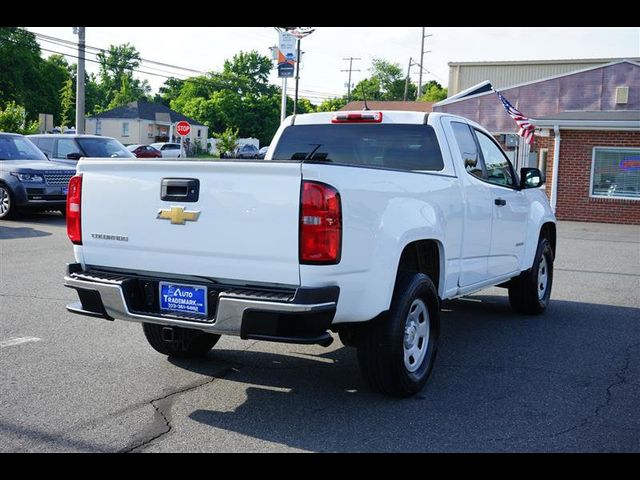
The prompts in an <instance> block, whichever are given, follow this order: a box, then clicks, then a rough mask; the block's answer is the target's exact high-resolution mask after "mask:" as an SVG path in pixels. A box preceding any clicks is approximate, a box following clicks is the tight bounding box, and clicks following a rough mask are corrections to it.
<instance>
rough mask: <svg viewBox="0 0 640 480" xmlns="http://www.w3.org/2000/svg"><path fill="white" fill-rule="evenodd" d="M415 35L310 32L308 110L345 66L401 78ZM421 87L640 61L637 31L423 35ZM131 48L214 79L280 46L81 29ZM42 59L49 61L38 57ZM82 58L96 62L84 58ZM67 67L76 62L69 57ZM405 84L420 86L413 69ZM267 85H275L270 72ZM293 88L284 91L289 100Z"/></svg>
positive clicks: (258, 38)
mask: <svg viewBox="0 0 640 480" xmlns="http://www.w3.org/2000/svg"><path fill="white" fill-rule="evenodd" d="M27 29H28V30H30V31H32V32H34V33H41V34H45V35H49V36H51V37H56V38H59V39H63V40H67V41H77V36H76V35H74V33H73V30H72V27H27ZM421 34H422V28H421V27H316V29H315V31H314V33H312V34H311V35H309V36H308V37H306V38H304V39H303V40H302V42H301V49H302V51H303V52H304V54H303V57H302V63H301V64H300V83H299V90H300V96H303V97H307V98H309V99H310V100H311V101H312V102H313V103H319V102H321V101H322V100H323V99H326V98H331V97H337V96H341V95H343V94H345V93H346V83H347V72H342V71H341V70H345V69H347V68H348V64H349V62H348V61H347V60H343V59H344V58H346V57H359V58H360V59H361V60H357V61H354V62H353V68H354V70H359V71H354V72H353V73H352V83H357V82H358V81H360V80H361V79H363V78H366V77H368V76H369V75H370V71H369V69H370V67H371V60H372V58H376V57H378V58H383V59H385V60H388V61H391V62H394V63H397V64H398V65H399V66H400V67H401V68H402V69H403V71H406V69H407V65H408V63H409V58H410V57H412V58H413V59H414V61H416V60H417V61H419V56H420V40H421ZM426 34H427V35H431V36H429V37H427V38H426V39H425V51H430V53H425V55H424V68H425V69H426V70H427V71H428V72H429V73H426V72H424V73H423V77H422V79H423V83H425V82H427V81H429V80H437V81H438V82H440V84H442V85H443V86H445V87H446V86H447V82H448V78H449V73H448V72H449V68H448V65H447V63H448V62H454V61H458V62H460V61H497V60H553V59H569V58H609V57H612V58H614V57H615V58H617V57H640V28H631V27H566V28H563V27H539V28H538V27H526V28H525V27H436V28H429V27H426ZM125 42H129V43H131V44H133V45H134V46H135V47H136V48H137V49H138V51H139V52H140V56H141V57H142V58H143V59H146V60H153V61H157V62H162V63H166V64H170V65H174V66H178V67H186V68H189V69H193V70H198V71H210V70H215V71H219V70H221V69H222V65H223V63H224V60H225V59H230V58H231V57H233V55H234V54H235V53H238V52H239V51H241V50H244V51H249V50H257V51H258V52H259V53H261V54H263V55H270V50H269V47H271V46H275V45H277V43H278V33H277V32H276V30H275V29H274V28H273V27H162V28H159V27H87V29H86V44H87V45H88V46H92V47H99V48H107V47H108V46H109V45H110V44H121V43H125ZM39 43H40V46H41V48H43V49H47V50H53V51H56V52H60V53H69V54H71V55H77V50H75V49H74V48H73V47H63V46H61V45H59V44H55V43H51V42H48V41H42V40H39ZM42 53H43V55H44V56H49V55H51V54H52V53H51V52H47V51H43V52H42ZM87 58H92V59H95V57H94V56H92V55H88V56H87ZM68 60H69V61H70V62H75V61H76V59H75V58H71V57H69V58H68ZM86 68H87V71H88V72H94V73H97V71H98V65H97V64H96V63H92V62H87V67H86ZM140 70H144V71H147V72H153V73H156V74H157V75H163V76H172V75H173V76H176V77H178V78H186V77H188V76H190V75H194V73H192V72H191V73H190V72H186V71H184V70H176V69H173V68H169V67H164V66H158V65H154V64H149V63H143V64H142V66H141V67H140ZM136 76H138V77H139V78H143V79H147V80H148V81H149V83H150V85H151V87H152V90H153V92H154V93H155V92H156V91H157V90H158V88H159V87H160V86H161V85H162V83H163V82H164V81H165V80H166V78H163V77H161V76H152V75H145V74H141V73H138V74H136ZM411 78H412V80H413V81H414V82H416V83H417V81H418V68H417V67H413V68H412V75H411ZM270 82H271V83H274V84H278V85H280V84H281V80H280V79H278V78H277V73H276V71H275V68H274V71H273V73H272V75H271V78H270ZM293 88H294V81H293V80H292V79H290V80H289V81H288V84H287V93H288V94H289V95H291V96H293V91H294V90H293Z"/></svg>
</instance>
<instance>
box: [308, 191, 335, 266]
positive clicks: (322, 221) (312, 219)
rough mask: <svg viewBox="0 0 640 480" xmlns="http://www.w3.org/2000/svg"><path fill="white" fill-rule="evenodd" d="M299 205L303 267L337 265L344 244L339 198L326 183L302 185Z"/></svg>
mask: <svg viewBox="0 0 640 480" xmlns="http://www.w3.org/2000/svg"><path fill="white" fill-rule="evenodd" d="M300 203H301V205H300V263H308V264H324V265H328V264H333V263H338V262H339V261H340V249H341V243H342V207H341V205H340V194H339V193H338V191H337V190H336V189H335V188H333V187H331V186H329V185H326V184H324V183H319V182H308V181H303V182H302V197H301V199H300Z"/></svg>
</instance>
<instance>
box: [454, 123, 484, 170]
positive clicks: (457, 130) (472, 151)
mask: <svg viewBox="0 0 640 480" xmlns="http://www.w3.org/2000/svg"><path fill="white" fill-rule="evenodd" d="M451 128H452V129H453V134H454V136H455V137H456V142H457V143H458V147H459V148H460V153H461V154H462V161H463V162H464V168H465V170H466V171H467V172H468V173H470V174H471V175H475V176H476V177H478V178H484V172H483V171H482V162H481V161H480V156H479V154H478V145H477V144H476V140H475V138H473V133H471V129H470V128H469V125H467V124H464V123H460V122H451Z"/></svg>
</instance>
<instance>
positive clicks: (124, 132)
mask: <svg viewBox="0 0 640 480" xmlns="http://www.w3.org/2000/svg"><path fill="white" fill-rule="evenodd" d="M122 136H123V137H128V136H129V122H122Z"/></svg>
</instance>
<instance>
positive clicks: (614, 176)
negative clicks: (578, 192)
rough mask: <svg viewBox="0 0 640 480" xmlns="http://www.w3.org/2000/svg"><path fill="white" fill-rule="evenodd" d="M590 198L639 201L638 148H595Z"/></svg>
mask: <svg viewBox="0 0 640 480" xmlns="http://www.w3.org/2000/svg"><path fill="white" fill-rule="evenodd" d="M591 196H593V197H613V198H627V199H633V200H640V148H615V147H595V148H594V149H593V163H592V166H591Z"/></svg>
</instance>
